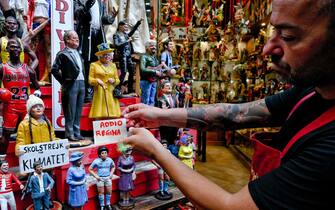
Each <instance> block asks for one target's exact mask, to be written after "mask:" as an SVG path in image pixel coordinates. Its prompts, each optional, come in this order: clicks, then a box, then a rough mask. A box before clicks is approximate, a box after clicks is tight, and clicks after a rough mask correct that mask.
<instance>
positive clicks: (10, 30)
mask: <svg viewBox="0 0 335 210" xmlns="http://www.w3.org/2000/svg"><path fill="white" fill-rule="evenodd" d="M18 27H19V25H18V22H17V20H16V19H15V18H14V17H12V16H9V17H7V18H6V19H5V24H4V29H5V32H6V35H5V36H3V37H1V38H0V48H1V63H7V62H8V61H9V60H10V56H9V54H10V53H9V52H8V51H7V46H8V42H9V40H10V39H16V40H18V42H19V46H20V48H21V51H20V55H19V58H20V62H21V63H24V54H25V53H26V54H27V55H28V56H29V58H30V60H31V62H30V64H29V67H30V68H31V69H33V70H35V69H36V67H37V65H38V59H37V56H36V54H35V52H34V51H33V50H32V49H31V48H30V46H29V44H28V43H27V42H26V41H24V40H23V39H20V38H19V37H17V32H18Z"/></svg>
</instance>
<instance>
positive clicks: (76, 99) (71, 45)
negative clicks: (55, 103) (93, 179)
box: [51, 31, 85, 141]
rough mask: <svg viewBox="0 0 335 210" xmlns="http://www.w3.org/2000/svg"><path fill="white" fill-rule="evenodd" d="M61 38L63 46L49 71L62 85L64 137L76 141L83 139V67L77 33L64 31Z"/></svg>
mask: <svg viewBox="0 0 335 210" xmlns="http://www.w3.org/2000/svg"><path fill="white" fill-rule="evenodd" d="M63 40H64V43H65V48H64V49H63V50H61V51H59V52H58V53H57V55H56V58H55V61H54V63H53V65H52V67H51V73H52V75H54V77H55V79H56V80H57V81H58V82H59V83H60V84H61V85H62V107H63V111H64V117H65V137H66V138H67V139H69V140H70V141H78V140H83V139H84V137H83V136H81V134H80V117H81V111H82V108H83V103H84V97H85V82H84V81H85V79H84V78H85V71H84V69H85V68H84V62H83V60H82V58H81V56H80V54H79V52H78V50H77V48H78V46H79V38H78V35H77V33H76V32H75V31H66V32H65V33H64V36H63Z"/></svg>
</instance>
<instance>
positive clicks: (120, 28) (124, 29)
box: [119, 24, 128, 32]
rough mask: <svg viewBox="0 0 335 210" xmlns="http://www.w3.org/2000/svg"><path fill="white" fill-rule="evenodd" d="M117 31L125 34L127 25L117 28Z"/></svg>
mask: <svg viewBox="0 0 335 210" xmlns="http://www.w3.org/2000/svg"><path fill="white" fill-rule="evenodd" d="M119 30H120V31H121V32H127V31H128V26H127V24H126V25H123V26H119Z"/></svg>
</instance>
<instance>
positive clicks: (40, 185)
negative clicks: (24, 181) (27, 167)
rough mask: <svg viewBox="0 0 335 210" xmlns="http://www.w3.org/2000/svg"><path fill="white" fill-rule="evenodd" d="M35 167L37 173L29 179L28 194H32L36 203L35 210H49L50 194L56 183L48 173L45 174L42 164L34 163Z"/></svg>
mask: <svg viewBox="0 0 335 210" xmlns="http://www.w3.org/2000/svg"><path fill="white" fill-rule="evenodd" d="M33 167H34V170H35V171H34V174H33V175H32V176H31V177H30V179H29V183H28V192H31V198H32V199H33V202H34V210H41V209H44V210H49V209H50V192H51V189H52V188H53V186H54V184H55V181H54V180H53V179H52V178H51V177H50V175H49V174H48V173H44V172H43V168H42V163H41V162H39V161H36V162H34V163H33Z"/></svg>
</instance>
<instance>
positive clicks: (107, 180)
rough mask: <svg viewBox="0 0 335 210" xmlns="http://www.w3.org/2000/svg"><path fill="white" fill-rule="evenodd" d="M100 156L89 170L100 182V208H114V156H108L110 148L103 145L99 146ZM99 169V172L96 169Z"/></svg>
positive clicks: (110, 209) (98, 185)
mask: <svg viewBox="0 0 335 210" xmlns="http://www.w3.org/2000/svg"><path fill="white" fill-rule="evenodd" d="M98 156H99V157H98V158H96V159H95V160H94V161H93V163H92V164H91V165H90V167H89V169H88V171H89V172H90V174H91V175H92V176H94V177H95V178H96V179H97V180H98V182H97V187H98V194H99V204H100V209H101V210H104V209H107V210H112V209H113V208H112V206H111V196H112V178H113V174H114V171H115V164H114V161H113V159H112V158H110V157H108V148H107V147H105V146H101V147H99V148H98ZM95 168H96V169H97V172H95V171H94V169H95ZM105 187H106V205H105Z"/></svg>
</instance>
